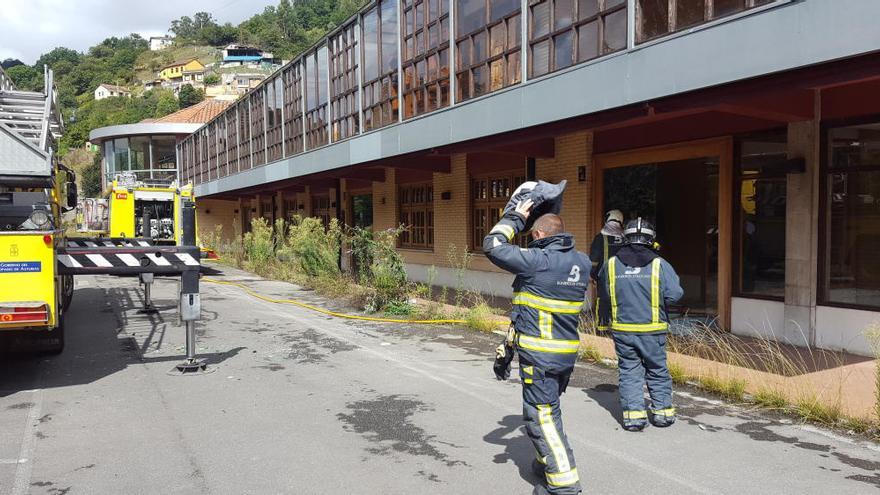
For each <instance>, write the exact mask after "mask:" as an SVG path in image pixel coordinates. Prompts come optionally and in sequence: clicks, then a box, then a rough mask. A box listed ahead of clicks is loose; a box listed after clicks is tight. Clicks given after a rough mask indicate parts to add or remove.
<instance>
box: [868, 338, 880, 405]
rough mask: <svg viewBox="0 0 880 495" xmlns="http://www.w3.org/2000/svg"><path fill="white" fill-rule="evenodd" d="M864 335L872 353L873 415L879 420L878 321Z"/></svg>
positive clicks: (879, 365) (879, 350) (879, 355)
mask: <svg viewBox="0 0 880 495" xmlns="http://www.w3.org/2000/svg"><path fill="white" fill-rule="evenodd" d="M865 336H866V337H867V338H868V343H869V344H870V345H871V350H872V351H873V353H874V360H875V361H874V415H875V416H876V418H877V420H878V421H880V323H873V324H871V325H869V326H868V328H867V329H866V330H865Z"/></svg>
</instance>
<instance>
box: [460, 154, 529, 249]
mask: <svg viewBox="0 0 880 495" xmlns="http://www.w3.org/2000/svg"><path fill="white" fill-rule="evenodd" d="M525 180H526V178H525V174H524V173H523V171H508V172H496V173H494V174H492V175H487V176H480V177H473V178H471V206H472V215H473V217H472V218H471V249H472V250H474V251H478V250H480V249H481V247H480V246H481V245H482V243H483V238H484V237H486V235H488V233H489V230H490V229H491V228H492V227H493V226H494V225H495V224H496V223H498V221H499V220H501V216H502V214H503V212H504V207H505V206H506V205H507V201H508V200H509V199H510V195H511V194H512V193H513V191H514V190H515V189H516V188H517V187H519V185H520V184H522V183H523V182H525ZM514 242H515V243H516V244H519V245H520V246H522V247H526V246H527V245H528V242H529V235H528V233H524V234H522V235H520V236H518V237H517V238H516V240H515V241H514Z"/></svg>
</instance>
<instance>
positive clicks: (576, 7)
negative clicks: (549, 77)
mask: <svg viewBox="0 0 880 495" xmlns="http://www.w3.org/2000/svg"><path fill="white" fill-rule="evenodd" d="M531 4H532V6H531V7H530V9H531V13H532V17H531V27H530V30H529V46H530V48H531V55H532V57H531V58H532V61H531V64H530V67H529V75H530V77H538V76H542V75H544V74H547V73H550V72H553V71H556V70H560V69H564V68H566V67H569V66H571V65H572V64H574V63H576V62H584V61H587V60H591V59H594V58H596V57H599V56H601V55H605V54H608V53H611V52H615V51H618V50H622V49H624V48H626V15H627V14H626V2H617V1H610V0H606V1H605V2H604V5H603V4H602V2H599V0H537V1H532V2H531Z"/></svg>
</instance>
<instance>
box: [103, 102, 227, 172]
mask: <svg viewBox="0 0 880 495" xmlns="http://www.w3.org/2000/svg"><path fill="white" fill-rule="evenodd" d="M227 104H228V103H227V102H223V101H217V100H205V101H202V102H200V103H197V104H195V105H193V106H191V107H188V108H184V109H183V110H178V111H177V112H174V113H172V114H169V115H166V116H165V117H162V118H160V119H154V120H153V119H150V120H146V121H143V122H140V123H137V124H124V125H114V126H108V127H101V128H98V129H94V130H93V131H91V133H89V141H90V143H92V144H93V145H94V146H97V147H98V149H99V150H100V151H101V186H102V187H103V188H106V187H107V186H109V185H110V183H111V182H113V180H114V179H115V178H116V177H117V176H119V175H123V174H134V176H135V177H136V178H137V180H138V181H141V182H152V183H170V182H174V181H177V182H178V183H184V184H185V183H186V181H185V180H184V181H181V180H180V175H179V169H178V162H177V145H178V144H179V143H180V142H181V141H182V140H183V139H184V138H186V137H187V136H189V135H190V134H192V132H193V131H195V130H197V129H198V128H199V127H201V126H202V124H204V123H205V122H207V121H208V120H211V119H212V118H213V117H214V116H216V115H217V114H219V113H221V112H222V111H223V110H224V109H225V108H226V105H227Z"/></svg>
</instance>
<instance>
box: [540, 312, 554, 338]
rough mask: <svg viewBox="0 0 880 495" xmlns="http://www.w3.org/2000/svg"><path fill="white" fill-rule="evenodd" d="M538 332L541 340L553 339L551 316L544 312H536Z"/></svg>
mask: <svg viewBox="0 0 880 495" xmlns="http://www.w3.org/2000/svg"><path fill="white" fill-rule="evenodd" d="M538 330H540V331H541V338H542V339H552V338H553V315H552V314H550V313H548V312H546V311H538Z"/></svg>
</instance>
